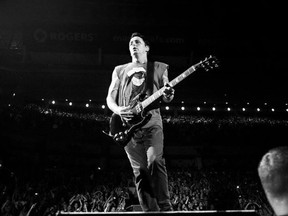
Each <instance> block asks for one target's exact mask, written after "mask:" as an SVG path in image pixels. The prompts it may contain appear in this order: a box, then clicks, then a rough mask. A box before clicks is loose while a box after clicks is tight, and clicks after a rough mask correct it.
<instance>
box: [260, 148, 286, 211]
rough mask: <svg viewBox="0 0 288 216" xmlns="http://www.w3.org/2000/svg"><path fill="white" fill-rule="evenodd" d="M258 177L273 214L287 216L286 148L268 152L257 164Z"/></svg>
mask: <svg viewBox="0 0 288 216" xmlns="http://www.w3.org/2000/svg"><path fill="white" fill-rule="evenodd" d="M258 175H259V177H260V180H261V183H262V186H263V189H264V191H265V193H266V196H267V199H268V201H269V202H270V204H271V206H272V207H273V209H274V211H275V213H276V214H277V215H281V214H288V147H286V146H280V147H276V148H273V149H271V150H269V151H268V152H267V153H266V154H265V155H264V156H263V157H262V159H261V161H260V163H259V166H258Z"/></svg>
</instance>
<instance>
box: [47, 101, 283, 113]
mask: <svg viewBox="0 0 288 216" xmlns="http://www.w3.org/2000/svg"><path fill="white" fill-rule="evenodd" d="M42 101H45V100H44V99H42ZM65 101H66V102H67V103H68V105H69V106H73V102H71V101H69V100H68V99H65ZM91 102H92V100H91V99H90V100H89V103H85V107H86V108H89V107H90V104H91ZM181 103H182V104H184V102H183V101H182V102H181ZM51 104H53V105H56V101H55V100H52V101H51ZM204 104H207V103H206V102H205V101H204ZM225 104H226V105H228V104H229V103H228V102H225ZM246 104H247V105H250V103H249V102H247V103H246ZM264 105H265V106H267V105H268V103H267V102H265V103H264ZM285 105H286V106H287V108H286V109H285V111H286V112H288V103H285ZM100 106H101V109H103V110H104V109H106V105H104V104H103V105H100ZM164 109H165V110H166V111H169V110H170V109H171V108H170V106H165V107H164ZM189 109H191V107H189ZM180 110H182V111H185V110H187V109H186V107H185V106H183V105H182V106H181V107H180ZM192 110H196V111H202V110H212V111H216V110H218V109H217V108H216V107H215V106H213V107H211V108H208V109H207V108H206V107H204V108H201V107H200V106H197V107H195V109H192ZM219 110H223V109H221V108H219ZM224 110H225V111H228V112H230V111H232V110H233V108H231V107H226V108H225V109H224ZM234 110H236V109H234ZM249 110H251V109H249ZM253 110H254V109H253ZM255 110H256V111H257V112H261V108H259V107H258V108H256V109H255ZM266 110H267V109H266ZM241 111H242V112H245V111H248V108H245V107H242V108H241ZM270 111H271V112H275V111H276V109H275V108H270ZM277 111H279V109H277Z"/></svg>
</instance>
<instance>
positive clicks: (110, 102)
mask: <svg viewBox="0 0 288 216" xmlns="http://www.w3.org/2000/svg"><path fill="white" fill-rule="evenodd" d="M119 83H120V80H119V78H118V75H117V71H116V68H115V69H114V71H113V73H112V80H111V83H110V86H109V89H108V94H107V97H106V103H107V106H108V107H109V109H110V110H111V111H112V112H114V113H116V114H118V115H119V106H118V105H117V103H116V97H117V91H118V88H119Z"/></svg>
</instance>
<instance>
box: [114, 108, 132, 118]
mask: <svg viewBox="0 0 288 216" xmlns="http://www.w3.org/2000/svg"><path fill="white" fill-rule="evenodd" d="M116 114H117V115H119V116H121V118H122V119H124V120H125V121H130V120H131V119H132V118H133V117H134V114H133V112H132V110H131V107H130V106H128V107H124V106H119V107H118V109H117V111H116Z"/></svg>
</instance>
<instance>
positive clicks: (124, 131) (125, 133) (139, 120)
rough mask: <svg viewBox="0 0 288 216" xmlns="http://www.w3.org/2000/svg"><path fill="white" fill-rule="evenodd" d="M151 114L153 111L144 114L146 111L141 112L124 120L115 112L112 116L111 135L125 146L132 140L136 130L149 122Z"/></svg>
mask: <svg viewBox="0 0 288 216" xmlns="http://www.w3.org/2000/svg"><path fill="white" fill-rule="evenodd" d="M151 116H152V114H151V113H148V114H146V115H144V113H143V112H141V113H140V114H139V115H137V116H135V117H134V118H133V119H132V120H131V121H129V122H123V121H122V119H121V117H120V116H119V115H117V114H115V113H113V114H112V116H111V118H110V136H111V137H113V140H114V141H115V142H116V143H117V144H119V145H121V146H123V147H125V146H126V145H127V144H128V142H129V141H130V140H131V138H132V136H133V134H134V132H135V131H136V130H137V129H139V128H140V127H142V126H144V125H145V124H147V122H148V121H149V120H150V119H151Z"/></svg>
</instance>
